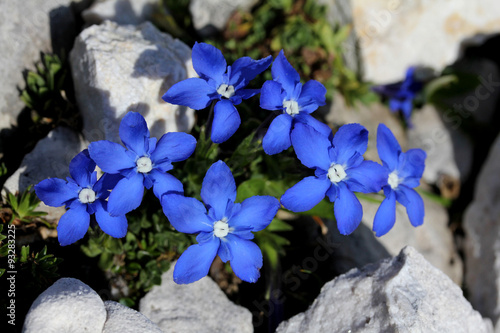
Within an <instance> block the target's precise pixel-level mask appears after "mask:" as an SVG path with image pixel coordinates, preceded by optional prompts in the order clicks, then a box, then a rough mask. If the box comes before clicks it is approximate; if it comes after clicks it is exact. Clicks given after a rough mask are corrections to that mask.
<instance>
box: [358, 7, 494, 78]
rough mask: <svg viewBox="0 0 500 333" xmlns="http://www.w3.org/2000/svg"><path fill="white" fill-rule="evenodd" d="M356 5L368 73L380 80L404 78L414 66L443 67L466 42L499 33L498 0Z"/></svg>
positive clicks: (369, 76) (363, 57)
mask: <svg viewBox="0 0 500 333" xmlns="http://www.w3.org/2000/svg"><path fill="white" fill-rule="evenodd" d="M352 7H353V18H354V25H355V28H356V31H357V35H358V38H359V43H360V48H361V58H362V61H363V64H364V67H365V75H364V77H365V79H367V80H370V81H374V82H377V83H388V82H395V81H398V80H400V79H401V77H402V76H403V75H404V73H405V72H406V69H407V68H408V67H409V66H411V65H424V66H430V67H432V68H435V69H437V70H441V69H442V68H444V67H445V66H446V65H449V64H451V63H453V62H454V61H455V60H456V59H457V58H458V56H459V53H460V48H461V44H462V43H473V42H474V43H477V42H480V41H482V40H484V38H480V36H477V35H479V34H484V35H487V34H493V33H497V32H498V31H500V20H499V18H500V17H499V15H500V14H499V13H500V2H498V1H496V0H479V1H468V0H455V1H448V0H435V1H432V0H415V1H401V0H353V1H352ZM471 37H476V38H473V39H472V38H471ZM395 55H397V56H395Z"/></svg>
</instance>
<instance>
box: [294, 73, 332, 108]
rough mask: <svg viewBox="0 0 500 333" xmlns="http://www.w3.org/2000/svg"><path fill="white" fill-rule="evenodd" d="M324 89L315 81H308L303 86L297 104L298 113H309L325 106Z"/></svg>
mask: <svg viewBox="0 0 500 333" xmlns="http://www.w3.org/2000/svg"><path fill="white" fill-rule="evenodd" d="M325 95H326V88H325V86H324V85H322V84H321V83H319V82H318V81H316V80H309V81H307V82H306V83H305V84H304V85H303V86H302V90H301V92H300V96H299V99H298V100H297V103H298V104H299V107H300V111H303V112H307V113H311V112H313V111H315V110H316V109H317V108H318V107H319V106H322V105H325V104H326V97H325Z"/></svg>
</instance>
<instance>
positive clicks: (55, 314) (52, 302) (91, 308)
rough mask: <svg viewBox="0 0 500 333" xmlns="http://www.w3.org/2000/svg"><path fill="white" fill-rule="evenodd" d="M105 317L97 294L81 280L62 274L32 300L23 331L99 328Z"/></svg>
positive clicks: (71, 330) (77, 331) (101, 326)
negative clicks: (61, 276)
mask: <svg viewBox="0 0 500 333" xmlns="http://www.w3.org/2000/svg"><path fill="white" fill-rule="evenodd" d="M105 321H106V309H105V308H104V304H103V302H102V300H101V298H100V297H99V295H98V294H97V293H96V292H95V291H94V290H92V288H90V287H89V286H87V285H86V284H85V283H83V282H81V281H80V280H77V279H72V278H62V279H59V280H57V281H56V283H54V284H53V285H52V286H51V287H49V288H48V289H47V290H45V291H44V292H43V293H41V294H40V296H38V297H37V299H36V300H35V301H34V302H33V304H32V305H31V308H30V310H29V311H28V314H27V315H26V319H25V321H24V326H23V333H31V332H33V333H39V332H44V333H56V332H73V333H79V332H102V329H103V327H104V322H105Z"/></svg>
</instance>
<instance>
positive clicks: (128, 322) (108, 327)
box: [102, 301, 163, 333]
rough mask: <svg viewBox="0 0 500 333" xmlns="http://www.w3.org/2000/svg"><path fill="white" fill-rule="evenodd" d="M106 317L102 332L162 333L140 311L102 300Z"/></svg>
mask: <svg viewBox="0 0 500 333" xmlns="http://www.w3.org/2000/svg"><path fill="white" fill-rule="evenodd" d="M104 307H105V308H106V311H107V319H106V322H105V323H104V329H103V330H102V333H138V332H140V333H162V332H163V331H162V330H161V329H160V328H159V327H158V326H156V325H155V324H154V323H153V322H152V321H151V320H149V319H148V318H146V317H145V316H144V315H142V314H141V313H140V312H137V311H135V310H133V309H131V308H128V307H126V306H125V305H121V304H120V303H117V302H113V301H106V302H104Z"/></svg>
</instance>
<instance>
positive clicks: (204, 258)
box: [162, 161, 280, 284]
mask: <svg viewBox="0 0 500 333" xmlns="http://www.w3.org/2000/svg"><path fill="white" fill-rule="evenodd" d="M201 198H202V199H203V202H204V203H205V205H206V207H205V205H203V203H201V202H200V201H198V200H196V199H194V198H187V197H184V196H181V195H178V194H170V193H167V194H165V195H164V196H163V197H162V206H163V211H164V213H165V215H166V216H167V217H168V219H169V221H170V223H171V224H172V225H173V226H174V228H175V229H177V230H178V231H180V232H184V233H190V234H195V233H197V234H198V236H197V237H196V240H197V241H198V244H194V245H191V246H190V247H189V248H188V249H187V250H186V251H184V253H183V254H182V255H181V257H180V258H179V260H178V261H177V264H176V265H175V269H174V281H175V282H176V283H179V284H185V283H191V282H195V281H198V280H199V279H201V278H202V277H204V276H205V275H207V273H208V270H209V268H210V265H211V264H212V262H213V260H214V258H215V256H216V255H219V257H220V258H221V259H222V261H223V262H227V261H229V262H230V264H231V268H232V269H233V271H234V273H235V274H236V275H237V276H238V277H239V278H240V279H242V280H243V281H247V282H255V281H257V279H258V278H259V276H260V273H259V269H260V268H261V267H262V253H261V251H260V249H259V247H258V246H257V245H256V244H255V243H254V242H252V241H250V240H251V239H253V236H254V235H253V234H252V232H253V231H259V230H262V229H264V228H266V227H267V226H268V225H269V223H271V221H272V219H273V218H274V216H275V215H276V212H277V211H278V208H279V206H280V204H279V202H278V200H277V199H276V198H273V197H270V196H254V197H250V198H248V199H246V200H244V201H243V202H242V203H235V202H234V200H235V199H236V185H235V182H234V178H233V175H232V174H231V170H229V167H228V166H227V165H226V164H225V163H224V162H222V161H218V162H215V163H214V164H213V165H212V166H211V167H210V169H209V170H208V171H207V174H206V175H205V178H204V179H203V184H202V188H201Z"/></svg>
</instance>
